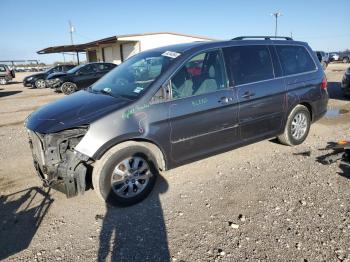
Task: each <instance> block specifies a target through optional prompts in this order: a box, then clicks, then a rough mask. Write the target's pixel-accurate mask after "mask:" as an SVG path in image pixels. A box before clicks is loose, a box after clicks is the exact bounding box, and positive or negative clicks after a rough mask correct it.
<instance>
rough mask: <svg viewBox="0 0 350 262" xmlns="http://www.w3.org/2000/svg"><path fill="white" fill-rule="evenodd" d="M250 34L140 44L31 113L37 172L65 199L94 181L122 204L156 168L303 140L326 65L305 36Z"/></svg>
mask: <svg viewBox="0 0 350 262" xmlns="http://www.w3.org/2000/svg"><path fill="white" fill-rule="evenodd" d="M252 38H254V37H249V39H252ZM255 38H256V39H255V40H245V38H244V37H239V38H235V39H233V40H229V41H215V42H192V43H186V44H178V45H172V46H165V47H160V48H157V49H153V50H148V51H144V52H141V53H139V54H136V55H134V56H132V57H130V58H129V59H128V60H126V61H125V62H123V63H122V64H120V65H119V66H118V67H117V68H115V69H114V70H112V71H111V72H110V73H108V74H107V75H106V76H104V77H102V78H101V79H100V80H99V81H97V82H96V83H95V84H93V85H91V86H90V88H87V89H86V90H84V91H79V92H77V93H74V94H72V95H69V96H66V97H64V98H63V99H60V100H57V101H55V102H53V103H51V104H48V105H46V106H44V107H42V108H41V109H39V110H37V111H35V112H33V113H32V114H31V115H30V116H29V117H28V119H27V120H26V123H25V125H26V128H27V130H28V135H29V141H30V146H31V149H32V152H33V158H34V166H35V168H36V170H37V174H38V176H39V177H40V178H41V179H42V180H43V182H44V183H45V184H46V185H49V186H50V187H53V188H56V189H58V190H61V191H62V192H65V193H66V194H67V196H68V197H73V196H76V195H78V194H81V193H84V191H85V190H86V188H92V186H93V188H94V190H95V191H96V192H97V194H98V195H99V196H100V197H101V198H102V199H104V200H105V201H106V202H107V203H108V204H109V205H115V206H117V205H122V206H126V205H132V204H135V203H137V202H139V201H141V200H142V199H144V198H145V197H146V196H147V195H148V194H149V193H150V192H151V190H152V188H153V186H154V184H155V181H156V178H157V174H158V173H159V172H161V171H165V170H169V169H172V168H175V167H177V166H180V165H184V164H187V163H191V162H193V161H196V160H199V159H203V158H205V157H208V156H211V155H215V154H218V153H221V152H224V151H227V150H231V149H234V148H237V147H240V146H243V145H247V144H251V143H255V142H257V141H260V140H263V139H269V138H273V137H278V139H279V141H280V142H281V143H283V144H285V145H291V146H293V145H299V144H301V143H303V142H304V140H305V139H306V137H307V136H308V133H309V129H310V126H311V124H312V123H313V122H315V121H317V120H318V119H320V118H321V117H322V116H323V115H324V114H325V113H326V111H327V103H328V92H327V80H326V77H325V73H324V71H323V70H322V67H321V65H320V63H319V61H318V59H317V57H316V55H315V54H314V53H313V52H312V50H311V48H310V47H309V46H308V44H307V43H304V42H299V41H293V40H291V38H289V37H286V38H285V39H286V40H275V37H268V36H265V37H255ZM261 39H263V40H261ZM153 61H155V62H153ZM93 65H94V66H97V64H93ZM90 66H91V65H90ZM194 66H195V68H196V69H193V68H194ZM82 68H83V67H80V68H79V69H76V68H74V69H73V70H71V71H73V72H71V73H69V74H70V75H74V77H78V76H79V75H81V74H77V75H76V73H77V72H78V71H79V70H80V69H82ZM189 69H190V70H189ZM89 71H90V70H89ZM66 79H67V78H66ZM48 119H49V120H50V121H47V120H48ZM90 181H92V185H91V182H90ZM212 186H213V187H215V185H212Z"/></svg>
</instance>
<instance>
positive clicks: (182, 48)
mask: <svg viewBox="0 0 350 262" xmlns="http://www.w3.org/2000/svg"><path fill="white" fill-rule="evenodd" d="M261 44H266V45H279V44H289V45H307V43H305V42H300V41H295V40H256V39H254V40H223V41H196V42H191V43H184V44H175V45H168V46H162V47H158V48H155V49H152V51H159V52H162V51H164V52H165V51H172V52H178V53H184V52H186V51H189V50H191V49H194V48H196V47H209V48H210V47H212V48H215V47H225V46H231V45H261Z"/></svg>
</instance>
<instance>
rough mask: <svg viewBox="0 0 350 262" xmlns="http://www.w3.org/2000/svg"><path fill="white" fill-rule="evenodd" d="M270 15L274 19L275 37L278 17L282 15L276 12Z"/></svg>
mask: <svg viewBox="0 0 350 262" xmlns="http://www.w3.org/2000/svg"><path fill="white" fill-rule="evenodd" d="M271 15H272V16H274V17H275V19H276V21H275V37H277V27H278V17H280V16H282V15H283V14H282V13H280V12H276V13H272V14H271Z"/></svg>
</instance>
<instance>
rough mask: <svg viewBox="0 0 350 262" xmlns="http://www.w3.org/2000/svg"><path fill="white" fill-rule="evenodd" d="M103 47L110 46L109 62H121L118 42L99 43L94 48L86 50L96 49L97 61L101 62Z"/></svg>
mask: <svg viewBox="0 0 350 262" xmlns="http://www.w3.org/2000/svg"><path fill="white" fill-rule="evenodd" d="M104 47H112V54H113V61H110V62H112V63H114V64H120V63H121V62H122V61H121V57H120V45H119V43H115V44H108V45H100V46H98V47H96V48H89V49H88V50H96V55H97V61H98V62H102V61H103V57H102V48H104Z"/></svg>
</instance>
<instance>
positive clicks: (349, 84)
mask: <svg viewBox="0 0 350 262" xmlns="http://www.w3.org/2000/svg"><path fill="white" fill-rule="evenodd" d="M341 89H342V91H343V94H344V95H345V96H350V67H349V68H348V70H346V72H345V74H344V76H343V79H342V82H341Z"/></svg>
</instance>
